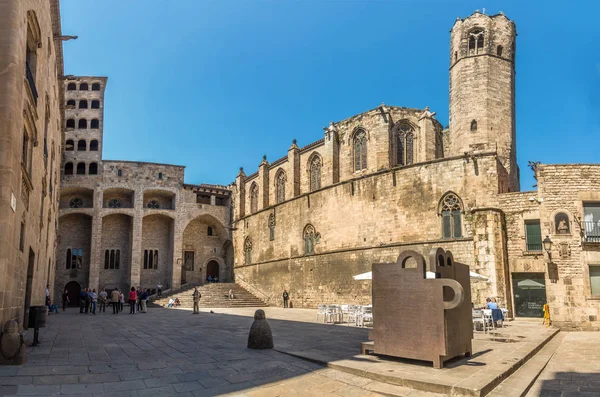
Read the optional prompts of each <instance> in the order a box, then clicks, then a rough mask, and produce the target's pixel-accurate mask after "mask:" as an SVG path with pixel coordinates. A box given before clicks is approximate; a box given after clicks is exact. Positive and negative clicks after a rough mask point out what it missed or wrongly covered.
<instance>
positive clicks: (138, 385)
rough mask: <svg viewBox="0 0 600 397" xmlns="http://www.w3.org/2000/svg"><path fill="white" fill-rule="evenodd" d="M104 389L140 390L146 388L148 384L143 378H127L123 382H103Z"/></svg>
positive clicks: (110, 390) (108, 390) (107, 390)
mask: <svg viewBox="0 0 600 397" xmlns="http://www.w3.org/2000/svg"><path fill="white" fill-rule="evenodd" d="M103 385H104V391H106V392H112V391H124V390H139V389H145V388H146V384H145V383H144V381H142V380H126V381H122V382H113V383H103Z"/></svg>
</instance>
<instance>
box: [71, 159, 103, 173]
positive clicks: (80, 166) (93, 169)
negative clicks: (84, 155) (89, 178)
mask: <svg viewBox="0 0 600 397" xmlns="http://www.w3.org/2000/svg"><path fill="white" fill-rule="evenodd" d="M85 171H86V164H85V163H84V162H81V163H77V168H75V167H74V165H73V163H72V162H70V161H69V162H68V163H65V173H64V174H65V175H75V174H76V175H86V172H85ZM87 175H98V163H90V164H89V166H88V167H87Z"/></svg>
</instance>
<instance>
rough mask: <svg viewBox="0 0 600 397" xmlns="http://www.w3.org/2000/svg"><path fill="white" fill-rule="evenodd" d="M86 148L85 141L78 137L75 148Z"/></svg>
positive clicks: (83, 149) (82, 149)
mask: <svg viewBox="0 0 600 397" xmlns="http://www.w3.org/2000/svg"><path fill="white" fill-rule="evenodd" d="M86 149H87V143H86V141H85V140H83V139H80V140H79V142H77V150H78V151H82V152H85V150H86Z"/></svg>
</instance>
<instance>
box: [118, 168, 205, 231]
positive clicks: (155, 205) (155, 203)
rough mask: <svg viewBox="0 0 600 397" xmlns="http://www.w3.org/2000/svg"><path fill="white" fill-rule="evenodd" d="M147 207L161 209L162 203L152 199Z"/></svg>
mask: <svg viewBox="0 0 600 397" xmlns="http://www.w3.org/2000/svg"><path fill="white" fill-rule="evenodd" d="M120 171H121V170H119V172H120ZM119 172H117V174H118V175H119V176H121V174H120V173H119ZM147 207H148V208H152V209H155V210H157V209H159V208H160V203H159V202H158V201H156V200H150V201H148V205H147ZM209 229H210V228H209ZM209 236H211V235H210V234H209Z"/></svg>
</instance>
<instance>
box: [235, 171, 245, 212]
mask: <svg viewBox="0 0 600 397" xmlns="http://www.w3.org/2000/svg"><path fill="white" fill-rule="evenodd" d="M235 184H236V186H237V197H236V199H235V205H236V206H237V211H236V212H237V219H240V218H243V217H244V216H245V215H246V174H245V173H244V169H243V168H241V167H240V172H239V174H237V177H236V178H235ZM232 221H233V219H232Z"/></svg>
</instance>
